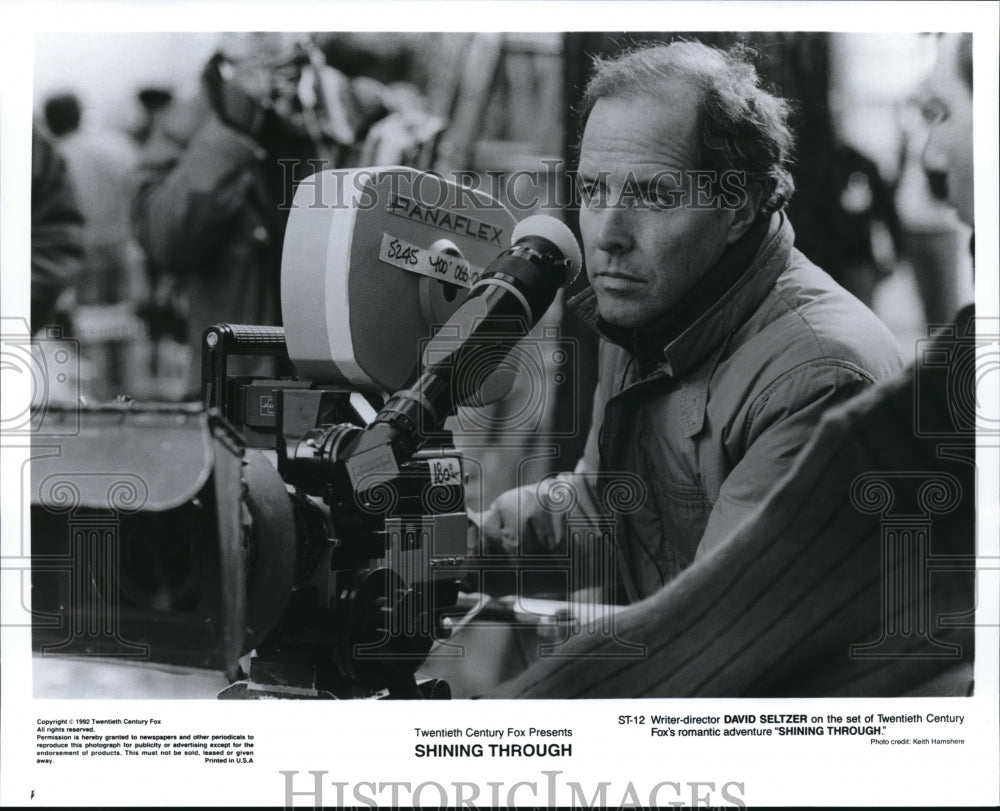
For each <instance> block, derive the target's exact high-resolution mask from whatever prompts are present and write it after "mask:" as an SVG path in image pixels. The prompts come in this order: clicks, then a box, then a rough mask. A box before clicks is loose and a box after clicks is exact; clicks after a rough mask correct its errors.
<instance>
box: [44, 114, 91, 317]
mask: <svg viewBox="0 0 1000 811" xmlns="http://www.w3.org/2000/svg"><path fill="white" fill-rule="evenodd" d="M83 257H84V243H83V216H82V215H81V214H80V208H79V206H78V204H77V200H76V193H75V191H74V189H73V181H72V179H71V178H70V176H69V172H68V171H67V169H66V161H65V160H63V158H62V156H61V155H60V154H59V153H58V152H57V151H56V149H55V148H54V147H53V146H52V143H51V142H50V141H49V139H48V138H46V136H45V135H44V134H43V133H42V132H41V131H40V130H39V128H38V127H37V126H35V127H32V130H31V331H32V333H33V334H34V333H37V332H38V331H39V330H42V329H44V328H45V327H48V326H50V325H58V326H61V327H65V326H66V321H65V316H57V313H58V312H59V311H60V309H66V307H65V306H64V302H60V298H61V297H63V296H64V294H65V292H66V291H67V290H68V289H69V288H70V286H71V285H72V284H73V283H74V281H75V280H76V278H77V276H79V275H80V271H81V270H82V269H83ZM64 301H65V300H64Z"/></svg>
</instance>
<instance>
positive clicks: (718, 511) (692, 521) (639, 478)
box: [573, 212, 902, 600]
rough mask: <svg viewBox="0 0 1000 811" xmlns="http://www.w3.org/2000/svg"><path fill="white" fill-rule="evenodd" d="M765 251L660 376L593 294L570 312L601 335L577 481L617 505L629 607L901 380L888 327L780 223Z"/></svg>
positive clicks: (778, 218)
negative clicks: (812, 445) (845, 420)
mask: <svg viewBox="0 0 1000 811" xmlns="http://www.w3.org/2000/svg"><path fill="white" fill-rule="evenodd" d="M758 239H759V240H760V241H759V244H758V245H757V247H756V248H755V250H754V252H753V253H752V255H751V258H750V259H749V263H748V265H747V266H746V269H745V271H743V272H742V273H740V274H739V275H736V276H735V279H736V280H735V282H733V283H732V284H731V285H730V286H729V287H728V289H726V290H725V291H724V292H723V293H722V294H721V295H719V296H717V297H715V298H714V300H713V301H712V302H711V303H710V304H709V305H708V306H707V307H705V308H704V309H703V310H701V311H699V312H697V314H695V315H693V316H692V317H690V318H689V322H688V325H687V326H686V327H685V328H684V329H682V330H681V331H680V332H679V333H678V332H676V331H675V332H673V333H672V334H671V335H670V337H669V339H668V341H667V342H666V343H665V344H662V345H661V346H662V350H661V351H660V352H659V357H654V358H653V363H649V362H647V363H645V364H643V362H642V358H641V352H640V349H639V348H638V336H636V335H635V334H633V335H631V336H625V335H622V334H620V332H621V331H619V330H615V329H614V328H612V327H609V326H608V325H606V324H604V323H603V322H602V321H601V320H600V318H599V317H598V315H597V312H596V306H595V303H594V293H593V291H592V290H587V291H585V292H584V293H582V294H580V296H578V297H577V298H576V299H575V300H574V301H573V306H574V307H575V308H576V309H577V310H578V312H579V313H580V314H581V316H582V317H583V318H584V319H585V320H586V321H587V322H588V323H590V324H591V325H592V326H594V327H595V328H596V329H598V330H599V331H600V332H601V334H602V341H601V344H600V356H599V372H598V374H599V377H598V385H597V390H596V393H595V397H594V409H593V419H592V426H591V430H590V434H589V437H588V441H587V445H586V449H585V452H584V456H583V458H582V459H581V460H580V463H579V464H578V465H577V468H576V472H577V473H579V474H583V478H584V479H585V481H586V482H587V484H588V489H589V490H590V491H591V492H592V493H593V499H594V502H596V503H597V504H603V505H608V506H604V507H601V508H598V509H599V511H600V510H601V509H603V510H604V511H605V512H608V511H610V512H613V513H614V515H615V518H616V523H615V533H616V539H617V545H618V549H619V552H618V554H617V558H616V561H615V566H616V568H617V569H618V571H617V572H616V576H617V578H616V579H617V580H618V581H619V582H620V584H621V585H622V586H624V589H625V594H624V596H626V597H627V598H628V599H629V600H635V599H637V598H640V597H644V596H647V595H649V594H651V593H653V592H654V591H656V590H657V589H659V588H660V587H661V586H662V585H663V584H664V583H666V582H668V581H670V580H672V579H673V578H674V577H676V576H677V575H678V574H679V573H680V572H681V571H682V570H683V569H685V568H686V567H687V566H689V565H690V564H691V563H692V562H693V561H694V560H695V558H696V556H698V555H701V554H704V553H705V552H707V551H710V550H709V547H710V546H711V545H712V543H711V542H710V541H709V542H704V543H703V540H702V539H703V538H724V537H726V536H728V535H729V534H730V533H731V532H732V531H733V530H734V529H735V528H737V527H738V526H740V525H741V524H742V523H743V522H744V521H745V520H746V519H747V517H748V516H749V515H750V514H751V513H752V512H753V510H754V509H755V507H757V505H759V504H760V502H761V501H762V500H763V498H764V496H765V495H766V494H767V492H768V491H769V490H770V489H771V488H772V487H773V486H774V485H775V483H776V482H778V480H780V479H781V478H782V476H783V475H784V474H785V473H786V472H787V471H788V469H789V467H790V466H791V463H792V461H793V460H794V459H795V457H796V455H797V454H798V452H799V451H800V450H801V449H802V447H803V446H804V445H805V444H806V443H807V442H808V440H809V439H810V437H811V436H812V434H813V432H814V430H815V428H816V426H817V424H818V423H819V421H820V418H821V417H822V415H823V414H824V413H825V412H826V411H828V410H829V409H830V408H831V407H833V406H835V405H837V404H839V403H842V402H844V401H845V400H848V399H850V398H852V397H854V396H856V395H858V394H860V393H861V392H863V391H865V390H866V389H869V388H871V387H873V386H875V385H876V384H879V383H882V382H885V381H887V380H889V379H891V378H892V377H894V376H895V375H896V374H897V373H898V372H899V371H900V370H901V368H902V358H901V354H900V350H899V348H898V345H897V343H896V341H895V339H894V337H893V336H892V334H891V333H890V332H889V330H888V329H887V328H886V327H885V326H884V325H883V324H882V322H881V321H879V320H878V318H877V317H876V316H875V315H874V314H873V313H872V312H871V311H870V310H868V308H866V307H865V306H864V305H863V304H861V302H859V301H858V300H857V299H855V298H854V297H853V296H851V295H850V294H849V293H847V292H846V291H845V290H843V289H842V288H841V287H839V286H838V285H837V284H836V283H835V282H834V281H833V280H832V279H831V278H830V277H829V276H828V275H827V274H826V273H824V272H823V271H822V270H820V269H819V268H817V267H816V266H815V265H813V264H812V263H811V262H810V261H809V260H808V259H807V258H806V257H805V256H804V255H803V254H802V253H800V252H799V251H798V250H796V249H795V248H794V247H793V241H794V233H793V230H792V227H791V225H790V224H789V222H788V220H787V217H786V216H785V214H784V213H783V212H777V213H775V214H773V215H772V217H771V219H770V222H768V223H767V224H766V227H765V230H764V232H763V235H762V237H758ZM728 253H730V254H732V253H733V251H732V250H731V251H730V252H728ZM720 261H721V262H726V261H727V257H726V256H724V257H723V259H722V260H720ZM728 261H732V260H731V259H729V260H728ZM710 273H711V271H710ZM630 339H631V340H630ZM643 366H645V367H646V368H643ZM593 472H598V473H599V474H600V475H599V476H597V477H595V476H593V475H591V474H592V473H593ZM623 485H624V486H625V488H626V490H627V491H629V492H630V495H631V498H629V499H626V502H627V503H623V502H622V500H621V488H622V486H623ZM609 488H611V489H615V488H617V496H616V495H611V496H609ZM616 499H617V502H616ZM594 502H592V503H594ZM621 596H623V595H621V594H619V595H617V597H618V598H620V597H621Z"/></svg>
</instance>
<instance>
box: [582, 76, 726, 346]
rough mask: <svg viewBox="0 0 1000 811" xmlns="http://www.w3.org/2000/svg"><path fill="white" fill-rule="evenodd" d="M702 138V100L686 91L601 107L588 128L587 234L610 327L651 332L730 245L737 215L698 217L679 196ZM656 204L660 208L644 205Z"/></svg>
mask: <svg viewBox="0 0 1000 811" xmlns="http://www.w3.org/2000/svg"><path fill="white" fill-rule="evenodd" d="M697 131H698V98H697V95H696V93H695V91H693V90H691V89H689V88H687V87H686V86H683V85H680V84H678V83H674V84H673V85H671V86H668V87H666V88H664V92H663V94H662V95H661V96H657V97H653V96H648V95H642V96H628V97H622V98H617V97H607V98H602V99H600V100H599V101H598V102H597V103H596V104H595V105H594V108H593V110H592V111H591V113H590V117H589V118H588V119H587V124H586V127H585V128H584V132H583V142H582V145H581V153H580V183H581V186H582V188H583V190H584V199H583V201H582V205H581V209H580V230H581V232H582V234H583V247H584V253H585V256H586V262H587V276H588V278H589V279H590V283H591V286H592V287H593V288H594V291H595V293H596V294H597V306H598V310H599V312H600V314H601V317H602V318H604V320H605V321H608V322H609V323H611V324H616V325H618V326H622V327H630V328H638V327H644V326H649V325H651V324H652V323H653V322H654V321H656V320H657V319H658V318H659V317H660V316H662V315H663V314H664V313H666V312H667V311H668V310H669V309H670V308H671V307H673V306H674V305H675V304H677V302H678V301H680V300H681V298H682V297H683V296H684V294H685V293H686V292H687V291H688V290H690V289H691V287H692V286H693V285H694V284H695V282H697V281H698V279H700V278H701V277H702V276H703V275H704V274H705V272H706V271H707V270H708V269H709V268H710V267H711V266H712V265H713V264H714V263H715V262H716V261H718V259H719V257H720V256H721V255H722V253H723V252H724V251H725V248H726V245H727V242H729V241H731V240H730V235H729V231H730V225H731V223H732V221H733V212H732V211H731V210H724V209H722V208H718V207H714V206H713V207H709V208H707V209H705V208H702V209H692V208H691V207H690V206H689V205H688V204H689V203H690V198H689V197H683V198H682V197H680V196H678V195H675V194H672V193H671V189H673V190H675V191H676V190H677V189H681V190H683V189H684V187H685V182H684V179H685V177H686V175H685V173H686V172H687V170H690V169H695V168H698V162H697V159H698V140H697ZM678 173H680V175H678ZM678 177H680V179H681V184H680V186H678V185H677V184H676V182H675V181H676V179H677V178H678ZM657 180H658V181H660V182H659V183H658V184H656V183H654V184H653V186H654V187H653V188H650V185H651V181H657ZM657 185H658V188H656V186H657ZM657 192H659V198H657ZM664 193H666V194H667V195H668V196H669V198H670V200H671V202H670V204H668V205H663V204H662V202H663V199H664V198H663V195H664ZM644 196H645V197H644ZM588 198H589V200H588ZM637 198H638V199H637ZM657 199H658V200H659V201H660V202H661V205H659V206H656V205H643V202H644V201H650V202H655V201H656V200H657ZM677 201H679V204H677ZM734 238H735V237H734Z"/></svg>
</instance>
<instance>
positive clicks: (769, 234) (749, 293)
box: [568, 211, 795, 377]
mask: <svg viewBox="0 0 1000 811" xmlns="http://www.w3.org/2000/svg"><path fill="white" fill-rule="evenodd" d="M794 239H795V234H794V232H793V230H792V226H791V224H790V223H789V222H788V217H787V216H786V215H785V213H784V212H783V211H777V212H775V213H774V214H772V215H771V217H770V218H769V219H768V220H766V221H764V223H763V224H762V225H761V228H760V229H757V228H756V227H755V228H752V229H751V230H750V231H749V232H748V233H747V235H746V236H745V237H744V238H742V239H740V240H739V241H737V242H736V243H734V244H733V245H732V246H731V247H730V248H729V249H728V250H727V251H726V253H725V254H723V256H722V258H721V259H720V260H719V261H718V262H717V263H716V264H715V265H714V266H713V267H712V268H711V270H709V272H708V274H706V279H705V281H704V283H701V284H699V286H698V287H697V288H696V289H695V290H694V291H692V293H693V295H689V296H685V298H684V300H683V301H682V302H681V303H680V304H679V305H678V306H677V307H676V308H674V309H673V310H671V312H670V313H668V315H667V316H665V318H664V319H661V321H660V322H658V323H656V324H654V325H653V326H652V327H651V328H649V329H647V330H643V331H639V330H631V329H625V328H622V327H617V326H614V325H612V324H608V323H607V322H606V321H604V320H603V319H602V318H601V317H600V315H599V314H598V311H597V296H596V294H595V293H594V290H593V288H592V287H588V288H587V289H586V290H584V291H583V292H582V293H580V294H578V295H576V296H574V297H573V298H572V299H570V301H569V302H568V304H569V306H570V308H571V309H573V310H574V312H576V314H577V315H578V316H579V317H580V318H581V319H582V320H583V321H584V322H585V323H586V324H588V325H589V326H590V327H591V328H593V329H595V330H597V332H599V333H600V334H601V335H603V336H604V337H605V338H606V339H608V340H609V341H611V342H613V343H616V344H618V345H619V346H622V347H624V348H625V349H627V350H629V351H630V352H633V353H635V354H637V355H638V356H640V358H639V360H640V362H642V360H643V358H642V357H641V356H642V355H643V354H647V353H648V354H649V355H651V356H650V357H648V360H649V361H652V362H655V363H656V364H657V365H659V366H660V368H662V369H663V370H664V371H666V372H667V373H668V374H670V375H672V376H675V377H677V376H681V375H684V374H686V373H687V372H688V371H690V370H691V369H692V368H693V367H694V366H696V365H697V364H698V363H700V362H701V361H703V360H704V359H705V358H706V357H708V355H709V354H710V353H712V352H713V351H714V350H717V348H718V347H719V346H720V344H721V343H722V342H723V341H724V340H725V338H726V337H727V336H728V335H729V334H730V333H732V332H733V331H734V330H735V329H736V328H738V327H739V326H740V325H741V324H743V323H744V322H745V321H746V320H747V319H748V318H749V317H750V315H751V314H752V313H753V312H754V310H756V309H757V307H758V306H759V305H760V303H761V301H763V300H764V297H765V296H766V295H767V292H768V291H769V290H770V289H771V288H772V287H773V286H774V283H775V282H776V281H777V279H778V276H779V275H781V272H782V270H784V267H785V260H786V259H787V256H788V254H789V252H790V251H791V249H792V243H793V242H794ZM741 268H745V270H744V271H743V272H740V269H741ZM734 277H735V278H734ZM720 280H721V281H722V282H723V283H727V284H728V286H726V287H725V288H724V289H723V290H722V292H721V293H718V294H717V295H715V294H714V293H713V295H711V296H706V295H705V294H706V292H709V291H712V286H713V284H714V285H715V286H718V284H719V282H720ZM729 280H731V281H729ZM678 321H679V322H680V323H682V324H683V326H682V327H681V328H680V331H678V329H677V327H676V326H675V325H676V324H677V323H678ZM666 322H669V323H666ZM650 349H653V350H654V351H653V352H651V353H649V350H650ZM657 350H658V351H657ZM653 356H655V357H653Z"/></svg>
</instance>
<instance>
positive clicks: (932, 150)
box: [920, 126, 948, 174]
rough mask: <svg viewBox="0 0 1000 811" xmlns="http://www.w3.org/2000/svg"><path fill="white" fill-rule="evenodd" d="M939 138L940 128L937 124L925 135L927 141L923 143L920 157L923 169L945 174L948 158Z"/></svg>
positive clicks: (940, 137)
mask: <svg viewBox="0 0 1000 811" xmlns="http://www.w3.org/2000/svg"><path fill="white" fill-rule="evenodd" d="M941 140H942V136H941V128H940V127H939V126H935V127H932V128H931V131H930V132H929V133H928V135H927V142H926V143H925V144H924V151H923V154H922V155H921V158H920V162H921V164H922V165H923V167H924V171H925V172H927V173H928V174H930V173H936V174H947V171H948V158H947V154H946V153H945V150H944V149H943V148H942V144H941Z"/></svg>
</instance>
